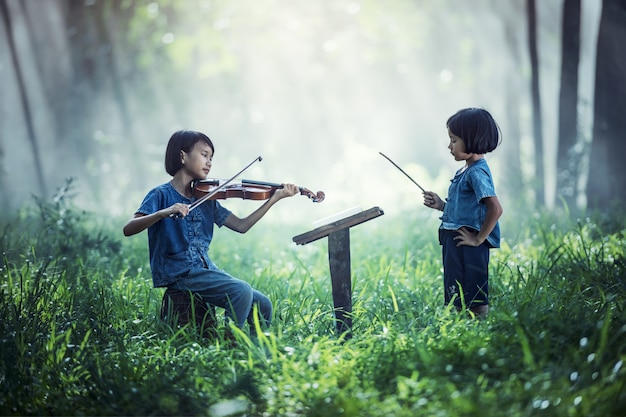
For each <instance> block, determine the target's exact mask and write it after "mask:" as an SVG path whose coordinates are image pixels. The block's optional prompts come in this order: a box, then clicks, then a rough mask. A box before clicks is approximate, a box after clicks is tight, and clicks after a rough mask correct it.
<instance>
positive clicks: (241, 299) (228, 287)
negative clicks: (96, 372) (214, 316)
mask: <svg viewBox="0 0 626 417" xmlns="http://www.w3.org/2000/svg"><path fill="white" fill-rule="evenodd" d="M214 153H215V148H214V146H213V143H212V142H211V140H210V139H209V137H208V136H206V135H205V134H203V133H200V132H195V131H190V130H181V131H178V132H175V133H174V134H173V135H172V136H171V138H170V139H169V142H168V144H167V149H166V153H165V170H166V171H167V173H168V174H170V175H171V176H172V179H171V181H169V182H167V183H165V184H162V185H159V186H157V187H156V188H154V189H152V190H151V191H149V192H148V194H147V195H146V197H145V198H144V200H143V202H142V203H141V205H140V206H139V208H138V209H137V211H136V212H135V214H134V216H133V217H132V218H131V219H130V220H129V221H128V222H127V223H126V224H125V225H124V228H123V231H124V235H125V236H132V235H134V234H137V233H139V232H142V231H143V230H145V229H148V243H149V249H150V269H151V271H152V281H153V284H154V287H168V288H171V289H176V290H182V291H191V292H193V293H197V294H198V295H200V296H201V297H202V298H203V299H204V300H205V301H206V302H207V303H209V304H211V305H214V306H217V307H221V308H224V309H225V312H226V317H227V318H228V319H231V320H233V321H234V323H235V324H236V325H237V326H238V327H240V328H243V327H244V326H245V323H246V321H247V322H249V323H252V311H253V305H256V306H257V308H258V311H259V315H260V321H261V323H262V324H263V325H265V326H267V325H269V323H270V321H271V318H272V303H271V301H270V299H269V298H268V297H267V296H266V295H264V294H263V293H261V292H259V291H257V290H256V289H254V288H252V287H251V286H250V284H248V283H247V282H245V281H243V280H241V279H237V278H234V277H232V276H231V275H229V274H228V273H226V272H225V271H223V270H221V269H220V268H218V267H217V266H216V265H215V264H214V263H213V262H212V261H211V259H210V258H209V256H208V250H209V245H210V244H211V240H212V238H213V230H214V225H217V226H218V227H222V226H226V227H227V228H229V229H231V230H234V231H236V232H239V233H246V232H247V231H248V230H250V228H251V227H252V226H254V225H255V224H256V223H257V222H258V221H259V220H260V219H261V218H262V217H263V216H264V215H265V214H266V213H267V211H268V210H269V209H270V208H271V207H272V206H273V205H274V204H275V203H277V202H278V201H279V200H281V199H283V198H285V197H291V196H293V195H295V194H297V193H298V192H299V191H300V190H299V189H298V187H297V186H295V185H293V184H283V186H282V188H279V189H277V190H276V191H275V192H274V193H273V194H272V195H271V197H270V198H269V199H268V200H267V201H266V202H265V203H264V204H263V205H261V206H260V207H259V208H257V209H256V210H255V211H254V212H252V213H251V214H250V215H249V216H247V217H244V218H239V217H237V216H236V215H234V214H233V213H232V212H231V211H230V210H228V209H226V208H225V207H224V206H222V205H221V204H220V203H219V202H218V201H217V200H207V201H206V202H204V203H202V204H201V205H198V206H197V207H196V208H195V209H194V210H193V211H190V209H189V206H190V204H191V203H192V202H193V201H194V197H193V190H192V186H191V184H192V182H194V181H196V180H203V179H205V178H206V177H207V175H208V174H209V171H210V170H211V165H212V161H213V155H214Z"/></svg>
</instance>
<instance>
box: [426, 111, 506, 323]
mask: <svg viewBox="0 0 626 417" xmlns="http://www.w3.org/2000/svg"><path fill="white" fill-rule="evenodd" d="M446 125H447V127H448V136H449V137H450V144H449V145H448V149H450V153H451V154H452V156H453V157H454V159H455V160H456V161H465V165H464V166H463V167H462V168H461V169H459V170H458V171H457V172H456V174H455V175H454V178H453V179H452V180H451V184H450V188H449V189H448V198H447V199H446V201H445V202H444V201H443V200H442V199H441V198H440V197H439V196H438V195H437V194H436V193H434V192H432V191H426V192H424V205H426V206H427V207H430V208H433V209H437V210H441V211H443V215H442V217H441V226H440V227H439V243H440V244H441V245H442V255H443V283H444V294H445V302H446V305H448V304H449V303H450V302H453V303H454V305H455V306H456V307H457V309H459V310H460V309H462V308H463V307H467V308H468V309H469V310H470V311H472V312H473V313H474V314H475V315H476V316H478V317H484V316H485V315H486V314H487V312H488V311H489V282H488V281H489V249H490V248H498V247H500V225H499V223H498V219H499V218H500V216H501V215H502V206H501V205H500V201H499V200H498V197H497V196H496V191H495V188H494V185H493V179H492V177H491V171H490V170H489V166H488V165H487V161H486V160H485V154H486V153H487V152H491V151H493V150H494V149H495V148H496V147H497V146H498V145H499V143H500V128H499V127H498V125H497V124H496V122H495V120H494V119H493V117H492V116H491V114H489V112H487V111H486V110H483V109H477V108H468V109H463V110H459V111H458V112H457V113H455V114H454V115H452V116H451V117H450V118H449V119H448V121H447V123H446Z"/></svg>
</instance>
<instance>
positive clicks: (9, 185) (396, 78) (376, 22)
mask: <svg viewBox="0 0 626 417" xmlns="http://www.w3.org/2000/svg"><path fill="white" fill-rule="evenodd" d="M535 3H536V4H535ZM0 13H1V14H2V19H1V20H0V32H1V33H3V36H2V37H1V40H0V91H2V94H1V100H0V106H1V107H0V195H1V196H2V198H1V205H2V209H3V210H7V209H15V208H17V207H19V206H21V205H22V204H23V203H24V202H25V201H28V200H29V199H30V197H31V196H32V195H36V196H40V197H50V196H52V195H53V194H54V192H55V190H56V189H57V188H59V187H61V186H62V185H63V183H64V182H65V180H66V179H67V178H75V179H76V181H75V182H74V185H75V186H76V187H77V188H78V190H79V192H78V202H79V204H80V205H81V206H82V207H85V208H86V209H89V210H95V211H103V212H106V213H107V214H109V215H113V216H116V215H128V216H130V215H131V214H132V213H133V211H134V209H135V208H136V207H137V205H138V203H139V202H140V200H141V198H142V197H143V195H144V194H145V192H146V190H147V189H149V188H151V187H152V186H154V185H156V184H159V183H162V182H165V181H167V179H168V176H167V174H166V173H165V172H164V169H163V155H164V152H165V144H166V143H167V139H168V138H169V136H170V135H171V133H172V132H173V131H175V130H177V129H180V128H185V129H194V130H200V131H203V132H205V133H207V134H208V135H209V136H210V137H211V138H212V139H213V141H214V142H215V144H216V148H217V149H216V157H215V161H214V168H213V171H212V173H211V175H212V176H214V177H217V178H229V177H230V176H231V175H232V174H234V173H235V172H237V171H238V170H239V169H240V168H241V167H243V166H244V165H245V164H246V163H247V162H249V161H250V160H252V159H253V158H254V157H256V156H258V155H261V156H263V158H264V161H263V162H262V163H260V164H257V166H255V167H253V168H252V169H251V170H250V171H249V172H248V173H246V178H252V179H258V180H266V181H272V182H295V183H297V184H299V185H302V186H307V187H309V188H311V189H315V190H318V189H322V190H324V191H325V192H326V195H327V200H326V202H325V203H324V205H319V206H315V207H313V206H310V205H307V204H305V203H299V206H298V208H299V210H297V211H293V210H290V209H291V208H293V206H292V207H290V208H286V207H285V208H282V209H280V210H284V212H283V214H284V215H279V216H277V217H276V218H280V219H281V221H290V222H292V223H300V224H302V225H303V227H304V228H307V227H309V226H310V225H311V223H312V222H313V221H314V220H317V219H320V218H324V217H326V216H328V215H331V214H333V213H336V212H338V211H342V210H345V209H348V208H351V207H353V206H361V207H363V208H367V207H369V206H372V205H378V206H381V207H382V208H383V209H385V210H386V212H387V213H388V214H394V213H401V212H402V211H403V210H406V209H411V208H414V207H416V206H419V204H420V203H421V196H420V192H419V190H418V189H417V188H415V187H414V186H413V185H412V184H411V183H410V182H408V180H407V179H406V178H404V177H403V176H402V175H401V174H399V173H398V171H397V170H395V169H394V168H393V167H392V166H391V165H389V164H388V163H387V161H385V160H384V159H383V158H381V157H380V155H379V154H378V152H383V153H385V154H387V155H388V156H390V157H391V158H392V159H394V160H395V161H396V162H397V163H398V164H399V165H400V166H402V167H404V168H405V170H406V171H407V172H409V173H410V174H411V175H412V176H414V178H415V179H416V180H417V181H418V182H419V183H420V184H421V185H422V186H424V187H425V188H427V189H430V190H433V191H436V192H438V193H439V194H441V195H445V192H446V189H447V181H448V179H449V178H450V176H451V173H452V172H454V170H455V169H457V168H458V164H456V163H455V162H454V161H453V160H452V158H451V157H450V156H449V153H448V150H447V142H448V139H447V132H446V129H445V121H446V119H447V117H448V116H450V115H451V114H452V113H454V112H455V111H456V110H458V109H460V108H463V107H470V106H471V107H484V108H487V109H488V110H490V111H491V112H492V113H493V115H494V116H495V118H496V120H497V121H498V122H499V124H500V126H501V128H502V132H503V142H502V146H501V148H499V149H498V150H497V151H496V152H494V153H493V154H492V155H488V158H489V160H490V163H491V164H492V165H493V170H494V175H495V177H496V186H497V191H498V193H499V195H501V198H502V199H503V200H504V201H505V207H507V208H510V207H516V208H521V209H522V211H525V210H526V209H527V208H529V207H534V206H535V205H538V206H546V207H548V208H549V209H551V208H553V207H555V206H559V205H561V204H562V203H565V204H566V205H568V206H569V207H570V208H574V207H585V206H587V205H589V206H591V207H594V208H600V209H601V210H606V209H607V208H608V207H610V205H611V204H610V201H612V200H614V201H618V202H620V201H622V202H623V201H624V200H625V199H626V197H625V193H626V191H625V190H626V187H623V184H624V180H625V178H626V174H625V171H626V167H625V166H624V164H622V163H621V161H620V157H619V156H620V155H623V154H624V147H625V146H626V142H625V141H623V140H621V139H620V138H621V136H622V133H623V131H624V128H625V126H624V124H625V123H626V122H625V120H626V118H624V117H623V110H622V109H623V108H626V106H625V103H624V101H626V91H625V89H626V87H625V85H626V83H624V74H625V73H626V70H625V68H626V64H625V62H626V52H625V50H624V46H623V43H622V42H621V39H623V38H624V35H625V33H624V32H625V31H626V29H625V28H626V25H625V24H624V22H625V20H626V18H625V11H624V4H623V2H620V1H618V0H605V1H600V0H585V1H581V0H567V1H563V0H550V1H541V2H535V1H534V0H516V1H507V2H498V1H492V0H482V1H473V2H465V1H458V0H456V1H455V0H446V1H436V2H435V1H405V0H397V1H394V2H392V3H390V4H388V5H386V6H385V7H384V8H383V7H380V5H379V3H377V2H375V1H360V2H356V1H332V2H330V1H329V2H315V3H311V2H305V1H291V2H289V3H280V2H276V1H271V0H263V1H257V2H245V1H219V0H216V1H209V0H197V1H196V0H193V1H185V2H180V1H172V0H169V1H168V0H162V1H128V0H107V1H98V0H85V1H74V0H51V1H37V0H26V1H15V0H2V1H0ZM590 161H593V163H591V162H590ZM588 200H590V201H588ZM229 203H230V202H229ZM232 204H236V203H235V202H233V203H231V205H232ZM248 207H249V206H248ZM245 210H247V208H245Z"/></svg>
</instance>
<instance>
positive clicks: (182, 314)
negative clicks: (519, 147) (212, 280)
mask: <svg viewBox="0 0 626 417" xmlns="http://www.w3.org/2000/svg"><path fill="white" fill-rule="evenodd" d="M194 313H195V317H194V320H193V321H192V317H193V316H192V315H194ZM161 319H162V320H164V321H166V322H167V323H169V324H170V325H171V326H177V327H182V326H185V325H187V324H188V323H190V322H191V323H192V324H193V326H194V328H195V329H196V330H197V331H198V332H199V334H200V335H201V336H202V337H205V338H213V337H215V336H216V334H217V331H216V327H217V319H216V316H215V306H212V305H210V304H208V303H206V302H205V301H204V300H203V299H202V297H201V296H200V295H199V294H192V293H191V292H189V291H181V290H174V289H171V288H168V289H167V290H166V291H165V294H163V301H162V303H161Z"/></svg>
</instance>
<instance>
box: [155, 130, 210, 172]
mask: <svg viewBox="0 0 626 417" xmlns="http://www.w3.org/2000/svg"><path fill="white" fill-rule="evenodd" d="M200 141H204V142H205V143H206V144H207V145H209V146H210V147H211V150H212V151H213V154H215V147H214V146H213V142H211V139H209V137H208V136H207V135H205V134H204V133H201V132H196V131H195V130H179V131H177V132H174V133H173V134H172V136H171V137H170V140H169V142H168V143H167V149H166V151H165V171H167V173H168V174H170V175H171V176H172V177H173V176H174V174H176V173H177V172H178V170H179V169H181V168H182V166H183V163H182V161H181V158H180V151H184V152H186V153H189V152H191V150H192V149H193V147H194V145H195V144H196V143H198V142H200Z"/></svg>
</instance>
